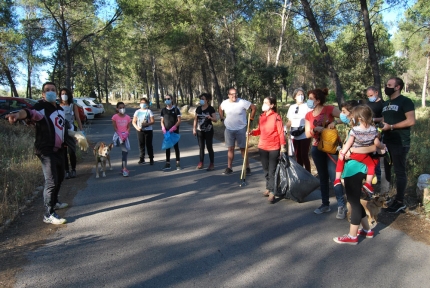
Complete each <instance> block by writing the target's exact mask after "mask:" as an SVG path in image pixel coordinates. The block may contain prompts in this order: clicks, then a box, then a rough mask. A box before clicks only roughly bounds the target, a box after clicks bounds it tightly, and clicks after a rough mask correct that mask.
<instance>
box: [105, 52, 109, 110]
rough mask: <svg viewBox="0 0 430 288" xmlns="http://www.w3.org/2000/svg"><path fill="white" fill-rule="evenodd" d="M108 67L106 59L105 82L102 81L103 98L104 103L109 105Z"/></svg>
mask: <svg viewBox="0 0 430 288" xmlns="http://www.w3.org/2000/svg"><path fill="white" fill-rule="evenodd" d="M108 66H109V60H108V59H106V61H105V77H104V78H105V81H104V86H105V87H104V88H105V97H106V103H109V94H108Z"/></svg>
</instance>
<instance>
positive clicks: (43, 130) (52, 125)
mask: <svg viewBox="0 0 430 288" xmlns="http://www.w3.org/2000/svg"><path fill="white" fill-rule="evenodd" d="M42 97H43V100H42V101H39V102H38V103H36V104H35V105H34V107H33V109H22V110H19V111H18V112H16V113H12V114H8V115H7V116H6V118H8V119H9V122H10V123H14V122H16V121H18V120H21V119H31V120H33V121H35V122H36V141H35V142H34V146H35V150H36V156H37V157H38V158H39V159H40V161H41V162H42V170H43V175H44V177H45V188H44V190H43V199H44V207H45V213H44V216H43V222H45V223H50V224H64V223H66V219H64V218H61V217H60V216H58V215H57V213H55V209H62V208H66V207H67V206H68V205H67V204H66V203H61V202H59V201H58V192H59V191H60V187H61V183H62V182H63V179H64V158H63V157H64V152H63V142H64V133H65V132H66V128H65V116H64V111H63V108H61V107H60V106H59V105H58V104H57V103H56V99H57V87H56V86H55V84H54V83H52V82H46V83H44V84H43V86H42Z"/></svg>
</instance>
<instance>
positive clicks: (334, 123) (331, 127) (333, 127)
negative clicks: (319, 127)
mask: <svg viewBox="0 0 430 288" xmlns="http://www.w3.org/2000/svg"><path fill="white" fill-rule="evenodd" d="M327 128H328V129H335V128H336V122H335V121H333V122H331V123H330V124H328V126H327Z"/></svg>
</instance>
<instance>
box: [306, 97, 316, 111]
mask: <svg viewBox="0 0 430 288" xmlns="http://www.w3.org/2000/svg"><path fill="white" fill-rule="evenodd" d="M306 105H308V107H309V108H310V109H314V108H315V103H314V100H311V99H308V101H306Z"/></svg>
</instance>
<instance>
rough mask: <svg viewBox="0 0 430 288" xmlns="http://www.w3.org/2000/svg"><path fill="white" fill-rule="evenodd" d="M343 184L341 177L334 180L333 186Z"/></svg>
mask: <svg viewBox="0 0 430 288" xmlns="http://www.w3.org/2000/svg"><path fill="white" fill-rule="evenodd" d="M341 184H342V182H340V179H336V180H334V182H333V186H334V187H336V186H337V185H341Z"/></svg>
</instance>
